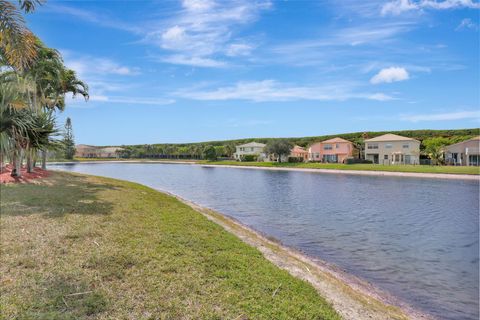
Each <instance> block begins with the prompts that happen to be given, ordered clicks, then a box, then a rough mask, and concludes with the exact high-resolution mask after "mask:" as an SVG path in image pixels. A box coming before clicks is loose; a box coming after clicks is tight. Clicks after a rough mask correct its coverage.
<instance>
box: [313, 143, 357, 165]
mask: <svg viewBox="0 0 480 320" xmlns="http://www.w3.org/2000/svg"><path fill="white" fill-rule="evenodd" d="M354 153H355V147H354V146H353V143H351V142H350V141H348V140H345V139H342V138H333V139H329V140H325V141H322V142H317V143H315V144H312V145H311V146H310V148H308V158H309V160H310V161H321V162H330V163H331V162H333V163H343V162H345V159H347V158H349V157H353V155H354Z"/></svg>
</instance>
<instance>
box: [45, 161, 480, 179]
mask: <svg viewBox="0 0 480 320" xmlns="http://www.w3.org/2000/svg"><path fill="white" fill-rule="evenodd" d="M81 163H86V164H95V163H165V164H188V165H196V166H202V167H207V168H208V167H212V168H214V167H223V168H234V169H252V170H271V171H272V170H273V171H297V172H311V173H328V174H348V175H360V176H385V177H403V178H427V179H450V180H470V181H480V175H469V174H454V173H421V172H394V171H368V170H338V169H314V168H283V167H255V166H241V165H239V166H236V165H223V164H202V163H196V162H192V161H168V160H165V161H164V160H160V161H156V160H148V161H141V160H118V161H117V160H111V161H81V162H49V163H48V164H50V165H62V164H64V165H71V164H81Z"/></svg>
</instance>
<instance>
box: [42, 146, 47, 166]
mask: <svg viewBox="0 0 480 320" xmlns="http://www.w3.org/2000/svg"><path fill="white" fill-rule="evenodd" d="M42 169H43V170H47V151H46V150H42Z"/></svg>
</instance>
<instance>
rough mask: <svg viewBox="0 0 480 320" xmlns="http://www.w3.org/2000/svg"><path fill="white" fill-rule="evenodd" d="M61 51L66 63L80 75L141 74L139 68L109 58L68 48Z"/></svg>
mask: <svg viewBox="0 0 480 320" xmlns="http://www.w3.org/2000/svg"><path fill="white" fill-rule="evenodd" d="M61 53H62V56H63V58H64V60H65V65H66V66H67V67H68V68H70V69H72V70H74V71H75V72H77V74H78V75H79V76H80V77H84V76H88V75H96V74H102V75H106V74H112V75H122V76H132V75H138V74H140V71H139V69H138V68H131V67H127V66H123V65H121V64H119V63H117V62H115V61H113V60H111V59H108V58H98V57H91V56H88V55H78V54H74V53H73V52H71V51H68V50H62V51H61Z"/></svg>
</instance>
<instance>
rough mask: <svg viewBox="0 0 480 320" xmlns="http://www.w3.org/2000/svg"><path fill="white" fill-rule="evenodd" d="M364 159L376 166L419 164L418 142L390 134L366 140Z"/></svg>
mask: <svg viewBox="0 0 480 320" xmlns="http://www.w3.org/2000/svg"><path fill="white" fill-rule="evenodd" d="M365 159H367V160H371V161H372V162H373V163H377V164H419V163H420V141H418V140H415V139H412V138H407V137H402V136H399V135H396V134H391V133H389V134H384V135H382V136H379V137H375V138H372V139H367V140H365Z"/></svg>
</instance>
